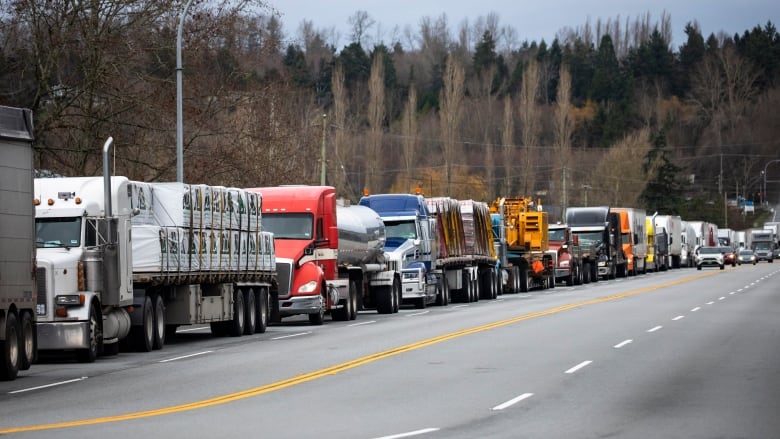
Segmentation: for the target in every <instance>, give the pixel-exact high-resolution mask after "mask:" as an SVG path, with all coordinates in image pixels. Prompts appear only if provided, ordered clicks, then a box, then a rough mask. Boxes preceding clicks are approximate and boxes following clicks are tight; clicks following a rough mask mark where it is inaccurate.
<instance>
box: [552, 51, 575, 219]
mask: <svg viewBox="0 0 780 439" xmlns="http://www.w3.org/2000/svg"><path fill="white" fill-rule="evenodd" d="M558 78H559V79H558V93H557V96H556V99H555V118H554V123H555V144H556V146H557V148H556V149H557V151H556V157H557V159H558V163H557V165H558V170H559V172H560V180H559V181H561V193H560V198H559V199H560V200H561V201H560V202H561V212H562V213H563V212H565V210H566V208H567V207H568V194H567V192H566V191H567V190H568V186H569V182H568V181H567V179H569V178H570V177H569V176H568V175H567V173H568V169H569V167H570V160H571V139H572V135H573V133H574V117H573V116H572V109H571V106H572V105H571V73H569V69H568V68H567V67H566V65H564V64H561V67H560V69H559V73H558Z"/></svg>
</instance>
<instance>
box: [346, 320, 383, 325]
mask: <svg viewBox="0 0 780 439" xmlns="http://www.w3.org/2000/svg"><path fill="white" fill-rule="evenodd" d="M372 323H376V320H369V321H366V322H358V323H352V324H351V325H347V326H363V325H370V324H372Z"/></svg>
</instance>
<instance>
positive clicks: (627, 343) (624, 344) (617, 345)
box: [612, 339, 634, 349]
mask: <svg viewBox="0 0 780 439" xmlns="http://www.w3.org/2000/svg"><path fill="white" fill-rule="evenodd" d="M633 341H634V340H631V339H628V340H623V341H621V342H620V343H618V344H616V345H615V346H612V347H613V348H615V349H620V348H622V347H623V346H626V345H629V344H631V343H632V342H633Z"/></svg>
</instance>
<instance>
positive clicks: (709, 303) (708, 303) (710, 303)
mask: <svg viewBox="0 0 780 439" xmlns="http://www.w3.org/2000/svg"><path fill="white" fill-rule="evenodd" d="M713 303H715V302H707V305H712V304H713Z"/></svg>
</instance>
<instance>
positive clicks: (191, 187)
mask: <svg viewBox="0 0 780 439" xmlns="http://www.w3.org/2000/svg"><path fill="white" fill-rule="evenodd" d="M112 142H113V139H111V138H109V139H108V140H107V141H106V143H105V144H104V147H103V176H102V177H67V178H37V179H35V188H34V196H35V204H36V208H35V224H36V238H37V241H36V242H37V247H38V281H39V290H40V293H39V294H38V300H37V311H38V320H39V322H38V344H39V348H40V349H41V350H52V351H63V350H74V351H75V352H76V355H77V358H78V359H79V360H80V361H82V362H92V361H94V360H95V358H96V357H97V356H98V355H100V354H101V353H102V352H105V353H106V354H111V355H113V354H116V353H117V352H118V350H119V344H120V342H123V341H125V340H126V341H127V345H128V347H130V348H133V349H135V350H138V351H150V350H152V349H161V348H162V347H163V345H164V343H165V338H166V334H168V335H173V334H174V333H175V331H176V328H177V327H178V326H180V325H190V324H200V323H208V324H210V326H211V330H212V333H214V335H226V334H230V335H232V336H240V335H242V334H252V333H254V332H263V331H265V327H266V323H267V321H268V297H270V296H273V295H274V294H276V266H275V263H274V260H273V258H274V253H273V237H272V235H270V234H268V233H266V232H263V231H262V229H261V222H260V211H259V208H260V205H261V200H260V199H259V198H258V197H256V196H255V194H250V193H248V192H245V191H243V190H241V189H237V188H225V187H217V186H207V185H197V184H184V183H146V182H139V181H131V180H128V179H127V178H126V177H113V176H111V175H110V168H109V165H108V163H109V151H110V148H111V145H112Z"/></svg>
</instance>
